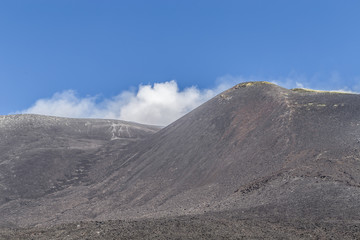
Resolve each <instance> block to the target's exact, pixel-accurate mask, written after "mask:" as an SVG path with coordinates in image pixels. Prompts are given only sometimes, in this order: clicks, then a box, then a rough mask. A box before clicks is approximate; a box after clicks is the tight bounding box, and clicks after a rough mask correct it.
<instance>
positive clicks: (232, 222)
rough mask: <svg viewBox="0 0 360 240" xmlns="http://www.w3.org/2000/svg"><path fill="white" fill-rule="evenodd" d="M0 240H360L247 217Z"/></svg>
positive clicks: (98, 227) (354, 234)
mask: <svg viewBox="0 0 360 240" xmlns="http://www.w3.org/2000/svg"><path fill="white" fill-rule="evenodd" d="M0 239H34V240H35V239H39V240H41V239H42V240H48V239H49V240H50V239H74V240H75V239H89V240H90V239H105V240H107V239H109V240H110V239H112V240H113V239H360V226H359V222H351V223H350V222H346V223H345V222H341V221H339V222H336V221H335V222H334V221H329V222H308V221H304V220H303V219H293V220H292V221H284V220H281V219H258V218H255V217H251V218H245V216H244V213H229V212H225V213H211V214H203V215H195V216H181V217H169V218H159V219H142V220H138V221H126V220H108V221H92V222H76V223H70V224H61V225H56V226H53V227H47V228H25V229H6V230H0Z"/></svg>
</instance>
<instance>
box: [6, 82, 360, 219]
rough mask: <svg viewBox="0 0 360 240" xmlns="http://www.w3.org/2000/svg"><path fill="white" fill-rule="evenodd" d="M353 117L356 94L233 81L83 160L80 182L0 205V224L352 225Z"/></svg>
mask: <svg viewBox="0 0 360 240" xmlns="http://www.w3.org/2000/svg"><path fill="white" fill-rule="evenodd" d="M359 113H360V95H357V94H340V93H333V92H331V93H330V94H329V93H328V92H312V91H292V90H288V89H285V88H282V87H279V86H277V85H275V84H272V83H266V82H247V83H240V84H238V85H236V86H234V87H233V88H230V89H229V90H227V91H224V92H223V93H220V94H219V95H217V96H216V97H214V98H213V99H211V100H209V101H208V102H206V103H205V104H203V105H201V106H199V107H198V108H196V109H194V110H193V111H191V112H190V113H188V114H186V115H185V116H184V117H182V118H180V119H178V120H177V121H175V122H173V123H172V124H170V125H168V126H166V127H164V128H162V129H161V130H159V129H153V128H151V127H145V126H144V128H145V130H146V129H148V130H146V131H150V132H151V133H150V134H145V135H144V137H143V138H141V139H140V140H139V141H133V142H132V143H131V144H128V143H125V144H124V143H123V142H122V141H123V139H116V140H114V141H109V142H107V143H106V144H103V145H101V146H100V147H99V148H97V149H96V151H92V152H89V153H85V155H83V156H82V158H84V159H87V160H88V161H89V162H91V164H90V165H89V166H88V170H87V175H86V177H84V179H86V181H85V182H82V183H79V182H77V183H76V184H72V183H70V184H69V185H66V186H67V187H65V188H63V189H58V190H57V191H55V192H52V193H49V194H47V195H45V196H43V197H40V198H35V199H17V200H13V201H9V202H7V203H6V204H3V205H0V213H1V214H2V215H3V216H5V219H7V220H6V221H5V222H4V221H3V222H2V224H3V225H6V224H8V225H11V224H14V225H18V226H32V225H45V226H46V225H53V224H58V223H64V222H74V221H89V220H97V221H105V220H111V219H122V220H131V219H132V220H134V219H144V218H147V219H149V218H150V219H151V218H165V219H166V218H169V217H175V218H176V217H178V216H184V215H189V216H191V215H202V214H204V213H205V212H206V213H207V214H208V213H214V214H215V213H221V212H226V211H230V212H234V214H235V213H236V214H240V215H241V214H244V217H246V218H248V219H254V221H255V220H256V219H281V221H293V220H296V219H298V220H302V221H303V220H304V221H310V222H314V221H315V222H316V221H317V222H319V221H320V222H323V223H324V224H325V222H329V221H343V222H349V224H350V223H351V224H353V223H354V221H356V219H359V218H360V203H359V202H360V201H358V200H359V199H360V188H359V187H360V153H359V151H360V145H359V142H360V141H359V139H360V129H359V127H358V126H359V125H360V115H359ZM0 126H1V125H0ZM151 129H152V130H151ZM145 130H144V131H145ZM123 146H125V147H123ZM24 203H25V204H24ZM11 209H19V211H20V210H21V211H22V212H23V216H19V215H17V214H14V213H12V212H11ZM39 213H41V214H39ZM24 216H25V217H24ZM234 217H235V216H234Z"/></svg>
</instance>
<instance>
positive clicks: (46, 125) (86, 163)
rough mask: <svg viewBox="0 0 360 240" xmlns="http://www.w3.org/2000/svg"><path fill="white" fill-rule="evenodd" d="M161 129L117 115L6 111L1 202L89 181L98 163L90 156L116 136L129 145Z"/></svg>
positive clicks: (0, 124) (0, 131) (1, 129)
mask: <svg viewBox="0 0 360 240" xmlns="http://www.w3.org/2000/svg"><path fill="white" fill-rule="evenodd" d="M158 129H159V128H157V127H152V126H145V125H140V124H136V123H129V122H124V121H116V120H94V119H68V118H58V117H47V116H40V115H9V116H1V117H0V136H1V138H0V165H1V168H0V204H2V203H6V202H8V201H11V200H15V199H19V198H20V199H37V198H39V197H42V196H44V195H46V194H49V193H51V192H55V191H59V190H61V189H64V188H65V187H66V186H69V185H73V184H76V183H78V182H81V181H85V180H86V179H85V178H86V176H87V171H88V169H89V167H90V166H91V165H92V164H93V163H92V162H91V160H90V159H89V158H87V157H86V156H88V155H89V154H93V153H94V152H95V151H97V150H98V149H99V148H100V147H102V146H105V145H107V144H109V143H110V142H112V141H115V142H120V143H121V145H122V147H123V148H124V149H125V148H126V146H127V145H129V144H130V143H132V142H136V141H137V140H139V139H142V138H144V137H146V136H147V135H149V134H152V133H154V132H156V131H157V130H158ZM120 150H121V149H119V151H120Z"/></svg>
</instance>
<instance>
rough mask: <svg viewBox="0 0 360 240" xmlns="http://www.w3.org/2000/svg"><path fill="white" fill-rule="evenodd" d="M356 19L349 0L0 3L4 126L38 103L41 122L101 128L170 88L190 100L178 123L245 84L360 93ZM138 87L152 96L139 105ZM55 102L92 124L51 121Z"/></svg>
mask: <svg viewBox="0 0 360 240" xmlns="http://www.w3.org/2000/svg"><path fill="white" fill-rule="evenodd" d="M359 9H360V2H359V1H350V0H349V1H340V0H339V1H332V0H316V1H313V0H312V1H307V0H294V1H288V0H283V1H279V0H273V1H267V0H263V1H257V0H248V1H241V0H237V1H230V0H227V1H220V0H219V1H211V0H205V1H201V0H191V1H187V0H181V1H180V0H178V1H172V0H163V1H158V0H152V1H138V0H131V1H130V0H129V1H111V0H106V1H92V0H76V1H73V0H71V1H68V0H53V1H48V0H42V1H40V0H32V1H28V0H23V1H19V0H9V1H7V0H2V1H1V2H0V36H1V37H0V81H1V88H0V114H2V115H4V114H9V113H17V112H31V111H29V109H33V110H34V109H36V108H35V107H37V104H39V101H40V103H43V105H41V106H42V108H41V110H42V111H38V112H39V113H43V114H50V115H56V114H57V115H64V116H69V115H71V114H72V115H71V116H74V117H102V116H103V115H101V114H104V113H101V112H102V110H104V109H109V108H110V107H109V104H110V103H111V104H113V105H112V109H115V108H116V106H118V107H119V108H123V107H124V106H128V105H127V104H132V103H133V102H132V101H135V100H136V101H138V102H139V101H140V102H141V101H146V100H144V99H150V98H149V96H152V95H151V94H153V96H154V98H156V96H158V95H157V94H158V91H157V90H159V91H162V90H161V87H168V88H169V89H171V90H170V91H169V92H167V93H166V94H170V93H174V94H180V95H181V94H183V95H181V96H179V98H175V99H173V100H174V101H184V99H186V98H187V96H188V95H187V94H190V95H191V94H195V95H194V99H195V100H194V103H189V104H188V105H186V106H180V108H183V109H182V110H181V111H180V112H179V113H178V115H176V114H175V115H176V116H177V117H178V116H179V115H181V114H182V113H184V112H186V111H189V110H191V108H193V107H194V106H196V105H197V104H199V103H201V102H203V101H205V100H206V99H207V98H209V97H211V96H213V95H214V94H215V93H216V92H217V91H220V90H222V89H223V88H224V87H225V86H226V87H227V86H228V85H231V84H232V83H235V82H237V81H246V80H267V81H276V82H278V83H279V84H280V85H283V86H285V87H296V86H297V85H298V86H301V85H302V86H304V87H308V88H316V89H325V90H329V89H334V90H338V89H343V90H351V91H357V92H359V91H360V66H359V65H360V61H359V57H360V44H359V43H360V27H359V26H360V14H359ZM171 80H175V81H176V82H175V84H174V82H171ZM154 83H159V84H163V85H158V89H157V90H154V87H155V86H154ZM224 83H226V84H224ZM221 84H223V85H221ZM220 85H221V86H220ZM139 86H140V87H139ZM141 86H143V87H144V86H145V88H143V90H144V91H145V92H146V91H147V90H148V91H147V92H148V93H149V94H150V95H146V97H145V98H142V100H139V95H141V93H140V89H141ZM193 86H194V87H193ZM146 87H148V88H146ZM151 91H152V92H151ZM171 91H172V92H171ZM192 91H193V92H192ZM211 91H212V92H211ZM163 92H164V94H165V91H163ZM166 94H165V95H166ZM196 94H198V96H196ZM140 98H141V96H140ZM165 99H166V98H165ZM162 100H163V99H160V100H159V101H162ZM41 101H42V102H41ZM56 101H57V102H56ZM61 101H63V102H64V101H65V102H66V101H68V104H70V105H71V104H73V105H74V104H75V105H76V104H78V105H79V104H83V101H85V102H86V101H88V103H89V104H90V105H89V106H90V107H94V106H95V107H96V108H97V110H98V113H97V114H94V113H82V114H78V115H77V114H76V111H78V110H76V108H75V109H72V112H71V114H70V113H68V114H61V108H58V109H60V110H58V111H51V109H50V108H51V107H52V108H55V107H56V106H57V105H56V106H54V105H51V104H53V103H54V102H55V103H58V104H59V103H61ZM116 101H118V102H116ZM119 101H120V102H119ZM151 101H153V100H152V99H151ZM163 101H166V100H163ZM109 102H110V103H109ZM115 102H116V103H115ZM46 103H48V105H46ZM50 103H51V104H50ZM49 104H50V105H49ZM116 104H118V105H116ZM157 104H158V105H159V104H160V103H159V102H158V103H157ZM158 105H157V106H158ZM160 105H161V104H160ZM175 105H176V104H175ZM76 106H77V105H76ZM133 106H137V105H136V104H135V105H133ZM146 106H147V105H146V104H145V105H143V108H144V109H145V108H146ZM150 106H154V105H150ZM70 107H71V106H70ZM128 107H129V106H128ZM46 108H48V111H47V110H46ZM139 109H141V108H139ZM34 111H35V110H34ZM34 111H32V112H34ZM86 111H87V112H88V111H89V110H88V109H87V110H86ZM86 111H85V112H86ZM109 111H110V110H109ZM111 111H114V110H111ZM65 112H66V111H65ZM161 114H163V113H162V112H161V111H160V110H159V112H158V115H161ZM122 116H130V115H126V114H125V115H124V114H123V115H121V114H120V115H119V114H114V115H111V114H105V115H104V117H114V118H120V117H122ZM125 118H126V117H125ZM145 119H146V117H145ZM126 120H134V121H136V120H138V119H137V118H131V117H129V119H126ZM140 121H143V120H140ZM168 121H170V120H168ZM143 122H146V121H143ZM147 123H152V124H156V123H157V122H156V120H155V121H153V122H147ZM159 124H167V122H159Z"/></svg>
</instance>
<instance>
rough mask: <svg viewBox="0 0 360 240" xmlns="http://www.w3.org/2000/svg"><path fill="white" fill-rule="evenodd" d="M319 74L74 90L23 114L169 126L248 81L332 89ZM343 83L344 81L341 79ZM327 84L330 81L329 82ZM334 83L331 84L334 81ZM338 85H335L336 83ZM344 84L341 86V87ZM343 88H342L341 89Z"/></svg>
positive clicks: (336, 88)
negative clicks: (110, 92) (90, 92)
mask: <svg viewBox="0 0 360 240" xmlns="http://www.w3.org/2000/svg"><path fill="white" fill-rule="evenodd" d="M333 76H334V77H333V78H332V80H334V79H335V80H336V81H337V82H339V78H340V77H339V76H338V75H336V74H333ZM316 78H317V77H316V76H314V77H312V78H306V77H304V76H300V75H296V74H295V73H292V74H290V75H289V76H288V77H285V78H277V79H272V78H259V77H247V78H244V77H241V76H240V77H236V76H232V75H226V76H223V77H220V78H218V79H217V86H216V87H214V88H212V89H203V90H201V89H199V88H197V87H195V86H192V87H189V88H185V89H183V90H180V89H179V88H178V85H177V83H176V81H169V82H163V83H155V84H154V85H140V86H139V87H138V90H137V91H124V92H122V93H120V94H118V95H117V96H115V97H112V98H109V99H104V100H101V101H99V98H98V97H96V96H91V97H83V98H81V97H79V96H77V95H76V92H75V91H73V90H67V91H64V92H60V93H55V94H54V95H53V96H52V97H51V98H48V99H39V100H38V101H36V102H35V104H34V105H33V106H31V107H30V108H28V109H26V110H24V111H21V113H36V114H43V115H52V116H62V117H73V118H108V119H121V120H126V121H133V122H139V123H144V124H154V125H162V126H165V125H167V124H169V123H171V122H173V121H175V120H176V119H178V118H180V117H181V116H183V115H185V114H186V113H188V112H189V111H191V110H193V109H194V108H196V107H197V106H199V105H200V104H202V103H204V102H205V101H207V100H209V99H210V98H212V97H214V96H215V95H216V94H218V93H220V92H222V91H224V90H226V89H228V88H230V87H232V86H233V85H235V84H238V83H240V82H246V81H268V82H272V83H275V84H277V85H280V86H282V87H285V88H310V89H316V90H331V89H329V87H331V86H329V84H327V85H326V86H325V85H324V86H323V85H319V84H318V85H313V84H314V83H316V82H319V81H316ZM340 83H341V82H340ZM325 84H326V82H325ZM330 85H331V84H330ZM333 86H334V85H333ZM335 86H336V87H334V88H333V89H334V90H335V91H341V92H349V93H354V91H352V90H353V89H354V88H349V87H346V86H345V87H341V86H340V85H339V84H337V85H335ZM339 86H340V87H339ZM339 89H340V90H339Z"/></svg>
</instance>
